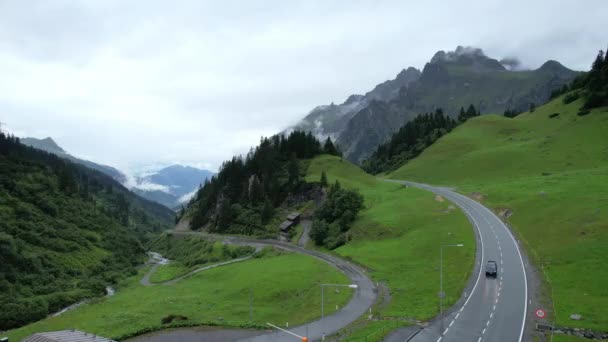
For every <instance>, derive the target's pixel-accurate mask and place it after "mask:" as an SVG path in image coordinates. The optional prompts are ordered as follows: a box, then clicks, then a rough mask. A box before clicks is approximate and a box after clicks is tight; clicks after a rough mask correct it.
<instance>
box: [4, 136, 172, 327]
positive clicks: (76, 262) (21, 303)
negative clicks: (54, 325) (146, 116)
mask: <svg viewBox="0 0 608 342" xmlns="http://www.w3.org/2000/svg"><path fill="white" fill-rule="evenodd" d="M172 221H173V213H172V212H171V211H170V210H168V209H166V208H164V207H163V206H161V205H159V204H155V203H152V202H148V201H146V200H143V199H141V198H139V197H137V196H135V195H134V194H132V193H131V192H129V191H128V190H127V189H126V188H124V187H123V186H122V185H120V184H119V183H117V182H115V181H114V180H113V179H112V178H110V177H109V176H107V175H104V174H102V173H100V172H98V171H95V170H91V169H87V168H86V167H84V166H81V165H76V164H73V163H72V162H70V161H67V160H65V159H62V158H59V157H57V156H55V155H52V154H49V153H47V152H43V151H40V150H37V149H34V148H31V147H27V146H25V145H22V144H21V143H20V142H19V139H18V138H16V137H12V136H8V135H6V134H3V133H1V132H0V260H2V262H0V307H2V310H1V311H0V330H5V329H11V328H15V327H19V326H22V325H24V324H27V323H30V322H33V321H36V320H39V319H42V318H44V317H46V316H47V315H48V314H50V313H53V312H56V311H58V310H60V309H61V308H63V307H65V306H67V305H69V304H72V303H74V302H76V301H78V300H81V299H83V298H87V297H94V296H101V295H104V294H105V287H106V286H108V285H112V284H116V283H118V282H120V281H121V280H122V279H124V278H125V277H127V276H129V275H132V274H135V272H136V271H135V266H137V265H139V264H141V263H142V262H143V261H144V257H145V254H144V250H143V247H142V241H144V240H145V239H146V237H147V236H148V235H151V234H153V233H155V232H158V231H161V230H164V229H166V228H168V227H169V225H170V224H171V223H172Z"/></svg>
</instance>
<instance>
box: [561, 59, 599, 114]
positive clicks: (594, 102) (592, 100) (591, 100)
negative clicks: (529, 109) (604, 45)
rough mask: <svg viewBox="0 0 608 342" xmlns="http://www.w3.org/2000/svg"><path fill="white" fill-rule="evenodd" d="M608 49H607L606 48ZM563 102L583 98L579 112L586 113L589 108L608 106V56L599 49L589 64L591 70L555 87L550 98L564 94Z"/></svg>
mask: <svg viewBox="0 0 608 342" xmlns="http://www.w3.org/2000/svg"><path fill="white" fill-rule="evenodd" d="M607 51H608V50H607ZM564 94H566V96H564V98H563V102H564V103H566V104H568V103H571V102H574V101H575V100H577V99H579V98H581V97H582V98H583V99H584V103H583V107H582V108H581V110H580V111H579V114H581V115H583V114H587V113H589V110H591V109H593V108H596V107H602V106H608V56H607V55H606V53H604V51H603V50H600V51H599V52H598V54H597V56H596V57H595V60H594V61H593V63H592V64H591V70H590V71H589V72H587V73H584V74H582V75H580V76H579V77H577V78H575V79H574V80H573V81H572V82H571V83H570V84H566V85H564V86H563V87H561V88H558V89H555V90H554V91H553V92H552V93H551V98H556V97H558V96H561V95H564Z"/></svg>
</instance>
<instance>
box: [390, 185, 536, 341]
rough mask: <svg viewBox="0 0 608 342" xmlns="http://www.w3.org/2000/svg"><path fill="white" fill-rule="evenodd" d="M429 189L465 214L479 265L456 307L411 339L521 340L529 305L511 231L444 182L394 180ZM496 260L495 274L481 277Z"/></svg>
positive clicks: (481, 207) (489, 212)
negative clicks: (475, 238) (478, 253)
mask: <svg viewBox="0 0 608 342" xmlns="http://www.w3.org/2000/svg"><path fill="white" fill-rule="evenodd" d="M393 182H397V183H401V184H406V185H410V186H414V187H417V188H421V189H424V190H428V191H431V192H433V193H435V194H438V195H441V196H443V197H445V198H447V199H448V200H450V201H451V202H453V203H454V204H456V205H457V206H459V207H460V208H461V209H462V210H463V211H464V213H465V214H466V215H467V216H468V217H469V218H470V220H471V222H472V223H473V225H474V226H475V229H476V231H477V234H478V235H479V241H480V244H479V245H478V246H477V247H478V248H480V249H481V265H480V266H481V267H480V268H479V272H478V273H477V274H474V275H473V277H476V278H477V279H476V281H475V284H474V286H473V289H472V290H471V292H470V293H469V294H468V297H466V300H465V301H464V304H462V306H461V307H459V308H456V310H452V312H451V313H450V314H448V315H446V316H445V317H444V319H443V322H444V323H443V331H441V330H440V327H441V321H440V319H435V320H434V321H433V322H432V323H431V324H430V325H429V326H428V327H426V328H425V329H423V330H422V331H421V332H420V333H418V334H417V335H415V336H414V337H413V338H412V339H411V340H410V341H413V342H442V341H443V342H460V341H473V342H481V341H516V342H521V341H523V338H524V337H523V336H524V330H525V325H526V315H527V311H528V283H527V278H526V271H525V266H524V261H523V258H522V255H521V252H520V250H519V246H518V244H517V241H516V240H515V238H514V236H513V235H512V234H511V232H510V231H509V229H508V228H507V227H506V226H505V224H504V223H503V222H502V221H501V220H500V219H499V218H498V217H497V216H496V215H494V213H493V212H492V211H490V210H489V209H488V208H486V207H484V206H483V205H481V204H480V203H478V202H476V201H474V200H472V199H470V198H468V197H466V196H463V195H461V194H458V193H456V192H454V191H452V190H450V189H448V188H443V187H433V186H430V185H426V184H418V183H413V182H406V181H393ZM489 260H493V261H496V263H497V264H498V275H497V276H496V277H495V278H494V277H486V275H485V271H484V269H485V264H486V263H487V262H488V261H489ZM408 337H409V334H408V335H406V334H405V333H404V334H403V335H402V336H395V335H394V334H393V335H391V341H405V339H406V338H408Z"/></svg>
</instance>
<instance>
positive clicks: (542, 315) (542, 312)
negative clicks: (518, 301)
mask: <svg viewBox="0 0 608 342" xmlns="http://www.w3.org/2000/svg"><path fill="white" fill-rule="evenodd" d="M534 313H535V314H536V317H538V318H540V319H543V318H545V316H546V313H545V310H543V309H537V310H536V311H535V312H534Z"/></svg>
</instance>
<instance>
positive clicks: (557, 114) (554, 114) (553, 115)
mask: <svg viewBox="0 0 608 342" xmlns="http://www.w3.org/2000/svg"><path fill="white" fill-rule="evenodd" d="M558 116H559V113H553V114H550V115H549V119H553V118H556V117H558Z"/></svg>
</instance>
